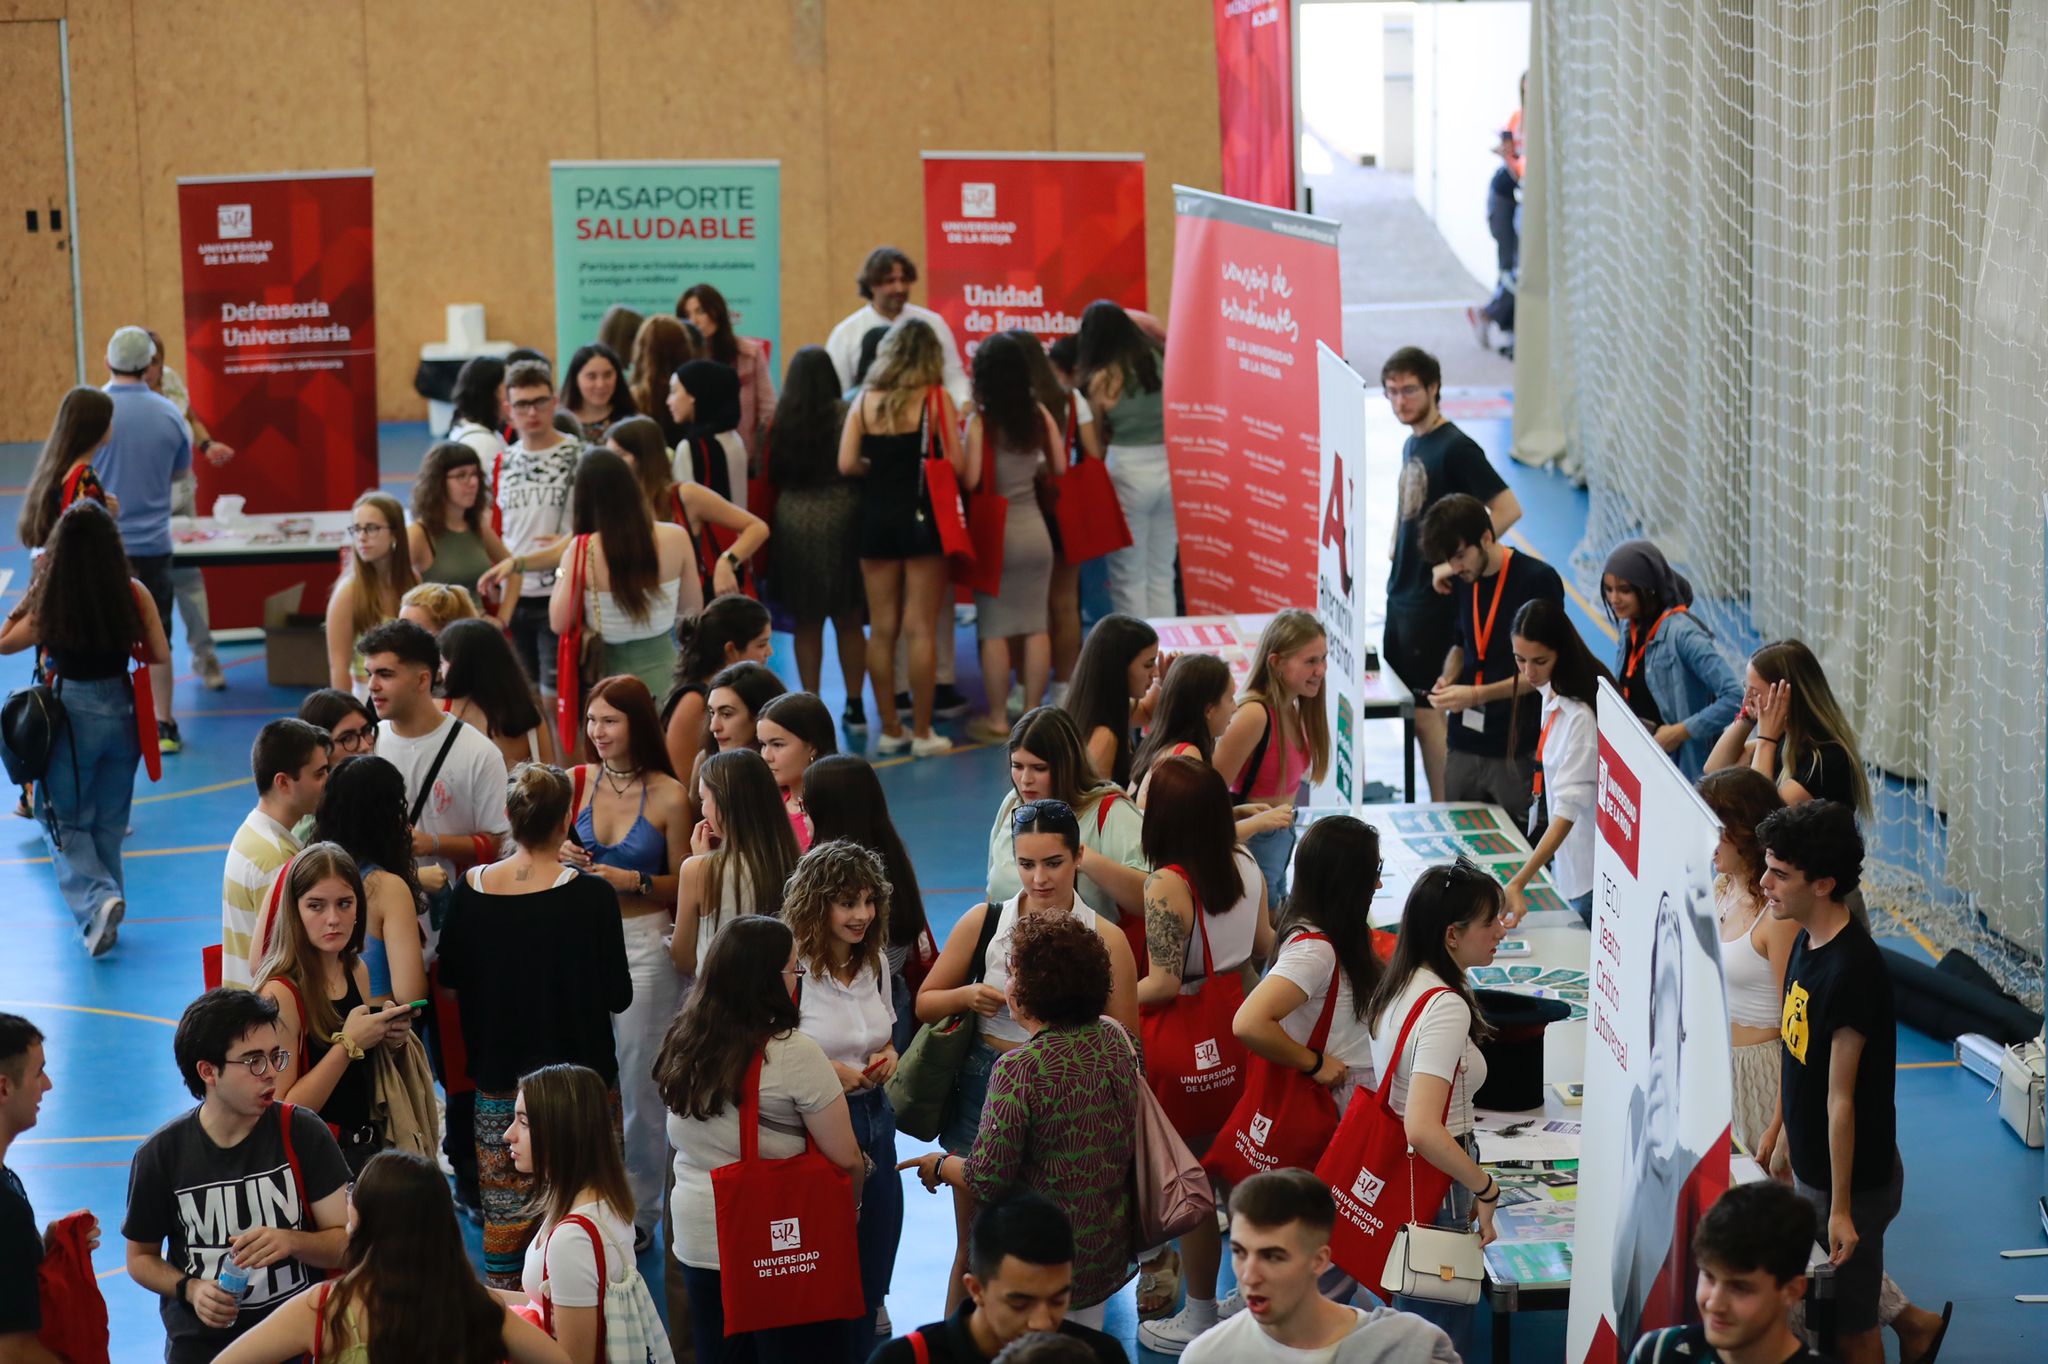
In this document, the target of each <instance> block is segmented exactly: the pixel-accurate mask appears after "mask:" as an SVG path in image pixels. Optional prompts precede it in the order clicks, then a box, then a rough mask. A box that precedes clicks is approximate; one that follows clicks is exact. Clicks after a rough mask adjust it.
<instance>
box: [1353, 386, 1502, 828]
mask: <svg viewBox="0 0 2048 1364" xmlns="http://www.w3.org/2000/svg"><path fill="white" fill-rule="evenodd" d="M1380 386H1381V387H1382V388H1383V389H1384V390H1385V391H1386V395H1387V402H1388V403H1389V404H1390V405H1391V406H1392V407H1393V409H1394V415H1395V417H1397V418H1399V419H1400V421H1401V424H1402V425H1404V426H1406V427H1407V428H1408V431H1409V436H1408V441H1407V443H1406V444H1405V445H1403V446H1402V448H1401V483H1400V488H1399V496H1398V499H1397V511H1396V516H1395V519H1394V543H1393V544H1392V546H1390V547H1389V549H1388V551H1387V557H1388V558H1390V559H1392V560H1393V561H1394V563H1393V568H1392V570H1391V571H1390V572H1389V573H1388V574H1387V624H1386V631H1385V636H1384V639H1383V641H1382V653H1383V655H1384V656H1385V659H1386V666H1387V667H1389V668H1391V669H1393V672H1394V675H1395V676H1396V677H1398V678H1400V679H1401V681H1402V683H1403V684H1404V685H1405V686H1407V687H1408V688H1409V690H1411V691H1413V692H1414V693H1415V699H1416V703H1417V704H1416V708H1415V737H1416V739H1417V741H1418V742H1420V744H1421V745H1422V767H1423V771H1424V773H1425V774H1426V775H1427V777H1428V778H1429V790H1430V795H1431V797H1432V798H1433V799H1436V800H1443V799H1444V798H1445V797H1444V794H1443V793H1444V717H1443V714H1442V712H1440V711H1436V710H1432V709H1431V708H1430V707H1429V705H1428V702H1427V700H1426V698H1427V697H1428V695H1429V691H1430V688H1432V687H1433V686H1435V685H1436V682H1437V675H1438V669H1439V668H1441V667H1442V666H1443V661H1444V655H1445V654H1446V653H1448V652H1449V651H1450V648H1451V645H1452V643H1453V642H1454V641H1455V637H1456V634H1457V628H1458V627H1457V608H1456V603H1455V602H1454V601H1453V600H1452V592H1451V574H1450V571H1449V570H1448V569H1446V568H1444V567H1443V566H1442V565H1441V564H1436V563H1431V562H1430V561H1429V560H1428V559H1427V558H1426V556H1424V554H1423V553H1422V544H1421V536H1422V514H1423V513H1424V512H1426V511H1428V510H1429V508H1430V507H1431V506H1432V505H1434V504H1435V502H1436V500H1437V499H1438V498H1440V497H1445V496H1447V495H1449V494H1451V493H1464V494H1466V495H1467V496H1470V497H1476V498H1478V499H1479V500H1480V501H1481V502H1483V503H1485V504H1486V509H1487V511H1488V512H1489V513H1490V514H1491V515H1492V517H1493V528H1494V534H1495V535H1497V536H1499V535H1506V534H1507V533H1508V527H1510V526H1512V525H1514V524H1515V522H1517V521H1519V520H1520V519H1521V517H1522V504H1521V503H1520V502H1519V501H1517V500H1516V499H1515V495H1514V493H1513V492H1512V491H1510V490H1509V488H1508V486H1507V484H1505V483H1503V482H1502V481H1501V477H1500V475H1499V474H1498V473H1496V472H1494V468H1493V465H1491V464H1490V463H1488V462H1487V459H1486V452H1485V451H1483V450H1481V449H1480V448H1479V445H1478V443H1477V442H1476V441H1474V440H1473V439H1472V438H1471V437H1470V436H1468V435H1466V434H1465V433H1464V432H1463V431H1460V430H1459V429H1458V428H1457V427H1455V426H1453V425H1452V424H1451V423H1450V421H1449V420H1448V419H1447V418H1446V417H1445V416H1444V414H1443V410H1442V409H1441V408H1440V407H1438V406H1437V399H1438V397H1439V395H1440V394H1441V393H1442V391H1443V369H1442V367H1441V366H1440V365H1438V364H1437V360H1436V357H1435V356H1433V355H1431V354H1430V353H1429V352H1428V351H1426V350H1423V349H1421V348H1420V347H1417V346H1403V347H1402V348H1401V349H1400V350H1397V351H1395V352H1394V353H1393V355H1391V356H1389V357H1388V359H1387V362H1386V364H1384V365H1382V366H1381V367H1380Z"/></svg>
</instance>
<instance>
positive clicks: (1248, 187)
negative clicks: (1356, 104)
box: [1216, 0, 1296, 208]
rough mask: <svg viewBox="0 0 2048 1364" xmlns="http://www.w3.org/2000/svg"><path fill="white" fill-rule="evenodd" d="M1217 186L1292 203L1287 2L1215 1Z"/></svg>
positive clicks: (1263, 200)
mask: <svg viewBox="0 0 2048 1364" xmlns="http://www.w3.org/2000/svg"><path fill="white" fill-rule="evenodd" d="M1216 112H1217V117H1218V121H1219V122H1220V123H1221V124H1222V133H1223V192H1224V193H1225V194H1228V195H1230V196H1231V197H1232V198H1236V199H1249V200H1251V201H1252V202H1253V203H1255V204H1269V205H1271V206H1272V207H1274V208H1293V207H1294V159H1295V150H1296V149H1295V138H1294V30H1293V24H1292V15H1291V9H1290V5H1289V0H1216Z"/></svg>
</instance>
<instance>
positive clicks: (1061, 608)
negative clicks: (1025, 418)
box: [1003, 328, 1102, 705]
mask: <svg viewBox="0 0 2048 1364" xmlns="http://www.w3.org/2000/svg"><path fill="white" fill-rule="evenodd" d="M1003 335H1005V336H1008V337H1011V338H1013V339H1014V340H1016V341H1017V343H1018V344H1019V345H1021V346H1023V348H1024V357H1025V361H1026V363H1028V364H1029V365H1030V367H1031V389H1032V392H1033V393H1035V394H1037V395H1038V402H1039V405H1040V406H1041V407H1043V408H1044V409H1045V410H1046V411H1047V412H1050V413H1051V414H1052V419H1053V425H1054V426H1056V427H1057V428H1058V429H1059V431H1060V446H1059V457H1058V462H1059V465H1060V472H1061V474H1062V475H1064V474H1065V473H1066V471H1067V469H1068V468H1070V467H1071V466H1072V463H1073V460H1074V458H1075V456H1076V454H1077V453H1080V454H1085V455H1086V456H1087V457H1088V458H1089V459H1101V458H1102V434H1101V431H1100V430H1099V429H1098V427H1097V426H1096V423H1095V410H1094V409H1093V408H1091V407H1089V406H1088V400H1087V399H1086V398H1085V397H1083V396H1081V394H1080V392H1079V391H1077V390H1076V389H1074V388H1072V387H1071V386H1070V385H1069V384H1068V383H1067V382H1066V381H1065V380H1064V379H1062V378H1061V377H1060V372H1059V370H1058V369H1056V368H1055V367H1054V366H1053V363H1052V356H1051V354H1050V352H1049V351H1048V348H1047V347H1046V345H1045V343H1044V342H1043V341H1041V340H1039V338H1038V337H1036V336H1034V335H1032V334H1031V333H1030V332H1028V331H1025V330H1023V329H1022V328H1012V329H1011V330H1009V331H1007V332H1004V333H1003ZM1062 340H1064V341H1065V342H1066V343H1067V344H1068V345H1069V346H1071V345H1072V343H1073V339H1072V337H1071V336H1068V337H1063V338H1062ZM1054 344H1055V345H1057V344H1059V343H1058V342H1055V343H1054ZM1046 611H1047V625H1048V627H1049V631H1048V632H1049V633H1050V635H1051V636H1052V683H1051V685H1050V686H1049V688H1048V689H1047V692H1046V697H1047V699H1048V700H1050V701H1051V702H1052V704H1054V705H1058V704H1059V703H1060V702H1061V701H1062V700H1064V699H1065V697H1066V690H1067V684H1068V683H1069V682H1071V681H1073V678H1074V660H1075V659H1077V658H1079V657H1080V655H1081V565H1080V564H1079V563H1077V562H1074V561H1071V560H1069V559H1068V558H1067V556H1066V552H1065V550H1064V549H1063V548H1062V547H1061V545H1060V543H1059V537H1058V536H1057V535H1055V536H1054V537H1053V561H1052V581H1051V584H1050V588H1049V591H1048V599H1047V605H1046Z"/></svg>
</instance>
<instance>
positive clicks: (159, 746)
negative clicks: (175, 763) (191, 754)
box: [156, 720, 185, 753]
mask: <svg viewBox="0 0 2048 1364" xmlns="http://www.w3.org/2000/svg"><path fill="white" fill-rule="evenodd" d="M184 748H185V741H184V739H182V738H180V737H179V735H178V722H177V721H176V720H159V721H157V722H156V751H157V752H159V753H181V752H183V751H184Z"/></svg>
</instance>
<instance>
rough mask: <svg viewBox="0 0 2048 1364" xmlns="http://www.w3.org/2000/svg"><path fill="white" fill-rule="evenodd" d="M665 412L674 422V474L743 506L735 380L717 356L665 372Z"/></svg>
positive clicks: (742, 447)
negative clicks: (666, 407)
mask: <svg viewBox="0 0 2048 1364" xmlns="http://www.w3.org/2000/svg"><path fill="white" fill-rule="evenodd" d="M668 413H669V416H670V417H671V418H673V419H674V421H675V424H676V433H677V436H676V464H675V471H676V478H677V479H678V480H681V481H688V482H696V483H700V484H702V485H703V486H705V487H707V488H709V489H711V491H712V492H715V493H717V494H718V495H719V496H720V497H722V498H725V499H726V500H727V501H728V502H731V503H732V504H734V505H735V506H740V507H744V506H746V505H747V466H748V462H749V460H748V454H747V446H746V442H745V441H743V440H741V439H740V434H739V425H740V380H739V376H738V375H737V374H735V373H734V372H733V371H732V369H731V368H730V367H729V366H726V365H721V364H719V363H718V362H717V361H716V360H692V361H690V362H689V363H687V364H684V365H679V366H677V367H676V370H675V373H673V374H671V375H670V376H669V384H668Z"/></svg>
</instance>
